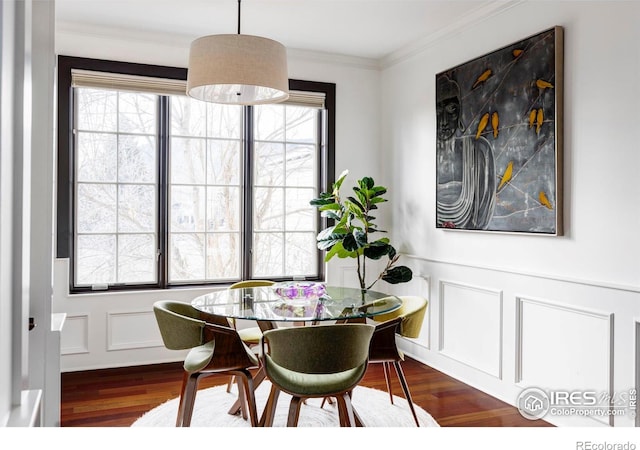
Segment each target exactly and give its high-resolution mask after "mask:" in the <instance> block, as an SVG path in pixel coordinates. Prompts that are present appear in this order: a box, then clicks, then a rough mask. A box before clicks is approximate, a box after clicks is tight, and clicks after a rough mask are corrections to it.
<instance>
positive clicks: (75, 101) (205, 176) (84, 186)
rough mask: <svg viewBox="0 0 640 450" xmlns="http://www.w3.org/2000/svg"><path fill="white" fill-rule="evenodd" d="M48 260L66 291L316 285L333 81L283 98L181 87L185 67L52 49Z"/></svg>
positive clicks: (300, 87)
mask: <svg viewBox="0 0 640 450" xmlns="http://www.w3.org/2000/svg"><path fill="white" fill-rule="evenodd" d="M58 67H59V76H58V78H59V99H58V102H59V123H58V131H59V133H58V139H59V142H58V153H59V155H58V163H59V167H58V182H59V186H58V236H57V255H58V257H61V258H64V257H68V258H69V260H70V287H71V290H72V292H82V291H90V290H97V289H100V290H102V289H110V290H111V289H113V290H116V289H135V288H149V287H158V288H167V287H172V286H184V285H190V284H209V283H228V282H233V281H237V280H241V279H251V278H269V279H274V280H277V279H287V278H291V277H293V276H304V277H306V278H307V279H322V278H323V276H324V273H323V264H322V256H321V254H320V252H319V251H318V250H317V248H316V245H315V236H316V235H317V232H318V230H319V229H320V227H321V226H322V224H321V222H320V221H321V219H320V217H319V216H318V214H317V211H316V210H315V208H313V207H311V206H310V205H309V200H310V199H311V198H314V197H316V196H317V195H318V194H319V192H320V191H322V190H326V188H327V186H330V185H331V182H332V180H331V179H330V176H332V174H333V172H334V168H333V146H334V137H333V130H334V126H335V125H334V122H335V120H334V116H335V114H334V105H335V85H333V84H327V83H317V82H303V81H296V80H291V81H290V85H291V86H290V89H291V90H292V96H291V99H290V100H289V101H288V102H286V103H282V104H273V105H260V106H245V107H242V106H232V105H219V104H212V103H204V102H200V101H198V100H194V99H191V98H189V97H186V96H185V95H182V94H181V93H182V92H184V80H185V79H186V70H185V69H176V68H167V67H160V66H146V65H137V64H128V63H119V62H109V61H100V60H91V59H84V58H71V57H64V56H61V57H59V63H58Z"/></svg>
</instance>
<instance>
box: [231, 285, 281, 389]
mask: <svg viewBox="0 0 640 450" xmlns="http://www.w3.org/2000/svg"><path fill="white" fill-rule="evenodd" d="M274 284H275V282H274V281H270V280H245V281H238V282H236V283H233V284H232V285H231V286H229V289H243V288H252V287H263V286H273V285H274ZM228 320H229V322H230V323H231V325H232V326H233V327H234V328H236V321H235V320H234V319H228ZM236 329H237V328H236ZM238 334H239V335H240V339H242V342H244V343H245V344H247V345H248V346H249V347H253V346H256V345H258V344H259V343H260V338H261V337H262V330H261V329H260V327H246V328H240V329H239V330H238ZM234 380H235V379H234V377H231V379H230V380H229V382H228V383H227V392H231V386H232V385H233V382H234Z"/></svg>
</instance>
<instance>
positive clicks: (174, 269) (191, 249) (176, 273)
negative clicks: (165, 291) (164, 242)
mask: <svg viewBox="0 0 640 450" xmlns="http://www.w3.org/2000/svg"><path fill="white" fill-rule="evenodd" d="M204 240H205V235H204V233H197V234H196V233H188V234H175V233H174V234H172V235H171V239H170V240H169V246H170V250H169V258H170V262H169V281H170V282H175V281H199V280H204V276H205V267H204V264H205V263H204V262H205V256H204V248H205V243H204Z"/></svg>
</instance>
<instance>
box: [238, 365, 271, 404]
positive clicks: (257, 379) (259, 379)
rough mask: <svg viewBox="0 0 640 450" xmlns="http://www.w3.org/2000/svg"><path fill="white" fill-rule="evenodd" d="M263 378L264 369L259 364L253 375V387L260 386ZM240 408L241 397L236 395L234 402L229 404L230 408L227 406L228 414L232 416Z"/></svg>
mask: <svg viewBox="0 0 640 450" xmlns="http://www.w3.org/2000/svg"><path fill="white" fill-rule="evenodd" d="M265 378H266V374H265V371H264V367H262V366H260V368H259V369H258V371H257V372H256V374H255V376H254V377H253V388H254V389H258V386H260V383H262V382H263V381H264V379H265ZM241 408H242V399H241V397H238V399H237V400H236V401H235V402H234V404H233V405H231V408H229V414H231V415H232V416H235V415H236V414H238V413H239V412H240V410H241Z"/></svg>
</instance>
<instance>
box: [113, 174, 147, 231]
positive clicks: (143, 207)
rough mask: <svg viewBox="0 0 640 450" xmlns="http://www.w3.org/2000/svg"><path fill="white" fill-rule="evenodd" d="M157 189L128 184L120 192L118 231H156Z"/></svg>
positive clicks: (120, 188) (121, 186)
mask: <svg viewBox="0 0 640 450" xmlns="http://www.w3.org/2000/svg"><path fill="white" fill-rule="evenodd" d="M155 218H156V189H155V186H150V185H139V184H138V185H136V184H126V185H120V187H119V190H118V231H119V232H121V233H122V232H144V231H151V232H153V231H154V230H155V226H156V223H155V222H156V220H155Z"/></svg>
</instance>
